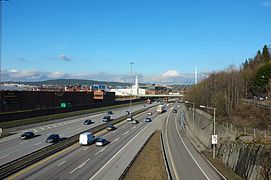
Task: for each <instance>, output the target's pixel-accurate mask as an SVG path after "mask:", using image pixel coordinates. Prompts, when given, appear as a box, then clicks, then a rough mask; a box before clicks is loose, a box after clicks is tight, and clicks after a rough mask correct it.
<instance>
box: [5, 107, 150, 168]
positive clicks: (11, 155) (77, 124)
mask: <svg viewBox="0 0 271 180" xmlns="http://www.w3.org/2000/svg"><path fill="white" fill-rule="evenodd" d="M151 106H153V104H151V105H146V107H144V106H143V104H141V105H135V106H132V112H134V111H137V110H139V109H143V108H148V107H151ZM127 110H130V109H129V107H124V108H118V109H113V110H112V111H113V113H114V114H112V115H111V117H112V118H114V119H115V118H119V117H121V116H124V115H126V114H127V112H126V111H127ZM106 112H107V111H106ZM106 112H102V113H99V114H97V113H96V114H95V113H92V114H89V115H86V116H84V117H72V118H65V119H63V121H61V120H58V121H57V122H54V121H51V122H50V123H47V124H46V125H44V124H43V125H42V126H40V124H38V125H33V127H32V128H30V129H22V130H20V131H17V132H16V134H14V135H11V136H8V137H4V138H1V139H0V166H1V165H3V164H5V163H8V162H10V161H12V160H15V159H18V158H20V157H22V156H24V155H27V154H30V153H31V152H34V151H36V150H38V149H41V148H43V147H46V146H49V145H50V143H46V139H47V137H48V136H49V135H50V134H53V133H54V134H55V133H56V134H59V135H60V137H61V138H62V139H65V138H68V137H71V136H73V135H75V134H78V133H80V132H83V131H85V130H88V129H90V128H93V127H95V126H98V125H100V124H103V123H104V122H102V120H101V119H102V117H104V116H105V115H106ZM86 119H91V120H93V121H94V122H95V123H94V124H91V125H83V122H84V121H85V120H86ZM27 127H29V126H27ZM24 131H33V132H34V133H35V135H36V137H34V138H32V139H28V140H21V139H19V136H20V135H21V134H22V132H24Z"/></svg>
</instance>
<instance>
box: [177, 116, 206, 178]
mask: <svg viewBox="0 0 271 180" xmlns="http://www.w3.org/2000/svg"><path fill="white" fill-rule="evenodd" d="M175 126H176V130H177V133H178V135H179V137H180V139H181V141H182V143H183V145H184V147H185V149H186V151H187V152H188V154H189V155H190V156H191V158H192V159H193V161H194V162H195V163H196V165H197V166H198V167H199V169H200V170H201V172H202V173H203V175H204V176H205V177H206V178H207V179H208V180H209V178H208V176H207V175H206V174H205V172H204V171H203V169H202V168H201V167H200V165H199V164H198V162H197V161H196V159H195V158H194V156H193V155H192V154H191V153H190V151H189V150H188V148H187V146H186V145H185V143H184V141H183V138H182V137H181V134H180V131H179V128H178V126H177V116H176V117H175Z"/></svg>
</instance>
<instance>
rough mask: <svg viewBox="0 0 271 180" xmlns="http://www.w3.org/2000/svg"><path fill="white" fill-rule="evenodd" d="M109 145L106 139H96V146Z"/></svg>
mask: <svg viewBox="0 0 271 180" xmlns="http://www.w3.org/2000/svg"><path fill="white" fill-rule="evenodd" d="M108 143H109V141H107V140H106V139H104V138H98V139H97V140H96V143H95V144H96V146H104V145H107V144H108Z"/></svg>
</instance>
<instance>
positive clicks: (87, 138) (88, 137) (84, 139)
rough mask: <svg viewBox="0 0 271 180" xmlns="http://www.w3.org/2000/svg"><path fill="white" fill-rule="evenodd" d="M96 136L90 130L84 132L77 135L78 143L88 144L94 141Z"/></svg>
mask: <svg viewBox="0 0 271 180" xmlns="http://www.w3.org/2000/svg"><path fill="white" fill-rule="evenodd" d="M96 140H97V138H96V137H95V136H94V135H93V134H92V133H91V132H85V133H82V134H80V136H79V144H80V145H90V144H93V143H95V142H96Z"/></svg>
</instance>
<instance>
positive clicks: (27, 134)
mask: <svg viewBox="0 0 271 180" xmlns="http://www.w3.org/2000/svg"><path fill="white" fill-rule="evenodd" d="M34 136H35V135H34V133H33V132H31V131H26V132H24V133H23V134H22V135H21V136H20V139H30V138H33V137H34Z"/></svg>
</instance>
